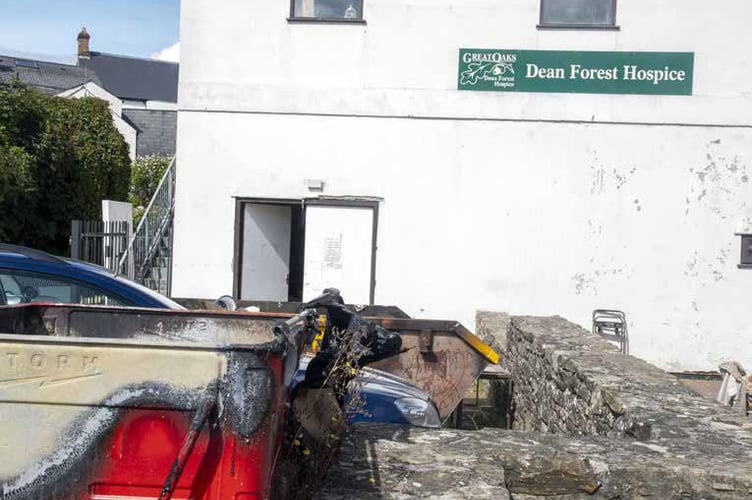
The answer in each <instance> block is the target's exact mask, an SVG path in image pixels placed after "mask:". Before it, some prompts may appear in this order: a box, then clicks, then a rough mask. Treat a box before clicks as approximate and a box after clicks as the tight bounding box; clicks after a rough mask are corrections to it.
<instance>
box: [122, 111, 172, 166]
mask: <svg viewBox="0 0 752 500" xmlns="http://www.w3.org/2000/svg"><path fill="white" fill-rule="evenodd" d="M123 115H124V116H125V117H126V118H127V119H128V120H130V121H131V122H132V123H133V124H134V125H135V126H136V128H138V137H137V139H136V156H149V155H165V156H173V155H174V154H175V141H176V137H177V125H178V113H177V111H161V110H153V109H124V110H123Z"/></svg>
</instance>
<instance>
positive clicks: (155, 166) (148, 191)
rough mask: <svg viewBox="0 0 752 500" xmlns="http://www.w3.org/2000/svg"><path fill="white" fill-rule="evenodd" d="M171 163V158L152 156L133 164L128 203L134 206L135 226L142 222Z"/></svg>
mask: <svg viewBox="0 0 752 500" xmlns="http://www.w3.org/2000/svg"><path fill="white" fill-rule="evenodd" d="M171 161H172V157H170V156H161V155H152V156H140V157H138V158H136V161H134V162H133V166H132V168H131V188H130V192H129V194H128V201H129V202H131V203H132V204H133V224H134V225H136V224H138V221H139V220H141V216H142V215H143V214H144V210H146V207H147V206H148V205H149V201H151V197H152V196H154V193H155V192H156V191H157V187H158V186H159V181H161V180H162V177H164V174H165V172H166V171H167V168H168V167H169V166H170V162H171Z"/></svg>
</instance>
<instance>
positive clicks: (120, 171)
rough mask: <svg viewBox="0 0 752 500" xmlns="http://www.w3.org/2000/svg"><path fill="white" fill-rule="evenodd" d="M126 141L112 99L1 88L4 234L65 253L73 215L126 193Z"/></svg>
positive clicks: (94, 213)
mask: <svg viewBox="0 0 752 500" xmlns="http://www.w3.org/2000/svg"><path fill="white" fill-rule="evenodd" d="M129 180H130V159H129V157H128V145H127V144H126V143H125V141H124V139H123V137H122V136H121V135H120V133H119V132H118V131H117V129H116V128H115V126H114V124H113V123H112V115H111V114H110V111H109V107H108V104H107V103H106V102H105V101H102V100H99V99H94V98H83V99H63V98H59V97H52V96H47V95H45V94H42V93H41V92H38V91H36V90H33V89H30V88H27V87H24V86H22V85H19V84H13V85H11V86H10V87H6V88H0V209H1V210H2V214H3V215H2V217H0V240H2V241H4V242H9V243H16V244H20V245H26V246H30V247H34V248H38V249H41V250H46V251H49V252H52V253H56V254H61V255H64V254H67V253H68V249H69V241H68V239H69V236H70V223H71V220H73V219H96V218H99V217H100V216H101V200H103V199H113V200H125V199H126V198H127V196H128V186H129Z"/></svg>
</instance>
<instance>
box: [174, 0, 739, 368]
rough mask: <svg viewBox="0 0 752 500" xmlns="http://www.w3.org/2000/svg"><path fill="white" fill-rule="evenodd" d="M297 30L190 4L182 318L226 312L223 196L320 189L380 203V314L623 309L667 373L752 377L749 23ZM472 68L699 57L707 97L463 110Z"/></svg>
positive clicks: (511, 100) (696, 11)
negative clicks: (743, 259) (460, 85)
mask: <svg viewBox="0 0 752 500" xmlns="http://www.w3.org/2000/svg"><path fill="white" fill-rule="evenodd" d="M288 14H289V6H288V5H286V4H285V3H284V2H277V3H276V4H275V5H271V4H264V3H258V2H241V1H240V0H232V1H227V2H222V3H220V4H217V3H212V2H208V1H206V0H184V2H183V8H182V16H183V19H182V30H183V32H182V34H181V44H182V48H183V53H182V61H181V75H180V78H181V81H180V102H179V108H180V112H179V118H178V165H179V167H178V168H179V175H178V186H177V196H178V198H177V209H176V213H177V215H176V227H175V249H174V252H175V253H174V259H175V263H174V271H173V276H174V278H173V279H174V283H173V291H174V295H176V296H201V297H213V296H219V295H221V294H224V293H228V292H229V291H230V290H231V288H232V280H233V276H232V270H233V262H232V259H233V236H234V232H233V231H234V224H235V221H234V217H235V204H234V199H233V196H243V197H270V198H305V197H310V196H313V194H312V193H311V192H310V191H308V190H307V189H306V187H305V179H308V178H316V179H322V180H324V181H325V190H324V193H323V194H324V195H327V196H369V197H373V196H375V197H380V198H382V199H383V201H382V203H381V206H380V213H379V234H378V240H379V241H378V243H379V248H378V253H377V273H376V281H377V283H376V302H377V303H381V304H396V305H399V306H402V307H404V308H405V309H406V310H407V312H408V313H410V314H412V315H415V316H419V317H435V318H452V319H458V320H460V321H462V322H463V323H465V324H467V325H469V326H472V324H473V316H474V311H475V310H476V309H496V310H505V311H508V312H510V313H513V314H560V315H562V316H565V317H567V318H569V319H572V320H574V321H577V322H580V323H581V324H583V325H585V326H586V327H587V326H588V325H589V323H590V313H591V311H592V310H593V309H595V308H601V307H607V308H617V309H621V310H624V311H625V312H626V313H627V317H628V319H629V320H630V337H631V349H632V352H633V353H634V354H636V355H638V356H641V357H643V358H646V359H648V360H650V361H653V362H656V363H658V364H660V365H661V366H664V367H668V368H672V369H713V368H715V366H716V365H717V364H718V363H719V362H720V361H722V360H724V359H728V358H733V359H737V360H739V361H741V362H742V363H746V364H747V365H752V349H751V348H752V332H750V329H749V327H748V326H747V324H748V315H749V312H748V311H749V307H747V305H746V302H745V299H744V297H745V296H746V295H747V294H748V291H749V290H750V287H751V286H752V271H749V270H742V269H738V268H737V263H738V260H739V237H738V236H736V235H735V234H734V233H735V230H736V227H737V225H738V224H740V222H741V221H742V220H744V218H745V217H752V182H750V176H752V172H751V171H750V170H752V164H750V159H751V156H752V149H751V148H752V146H751V145H752V114H750V111H752V109H751V108H752V98H750V95H752V94H751V93H750V92H752V88H751V87H752V86H751V85H750V83H749V82H750V81H752V79H751V78H750V77H752V68H751V67H750V63H749V61H748V58H747V56H746V48H745V47H748V46H750V42H752V40H750V38H752V35H750V34H749V32H748V30H747V29H746V26H745V24H744V23H745V18H748V17H749V15H750V14H752V5H750V4H748V2H744V1H741V0H737V1H732V2H728V3H726V4H724V6H723V8H722V9H720V10H719V7H718V6H717V5H714V4H707V3H705V2H699V1H695V0H693V1H685V2H682V3H681V8H679V7H678V6H677V2H675V1H668V0H661V1H650V2H648V1H638V0H634V1H631V2H619V5H618V10H617V24H619V25H620V26H621V30H620V31H606V32H593V31H542V30H537V29H536V28H535V25H536V24H537V21H538V19H537V18H538V2H537V1H532V0H530V1H523V0H516V1H509V2H496V1H493V2H492V1H490V0H466V1H463V2H456V3H451V2H445V1H442V2H439V1H438V0H413V1H411V2H410V3H409V5H406V3H405V2H394V1H390V0H375V1H369V0H366V7H365V18H366V21H367V23H368V24H367V25H352V26H350V25H348V26H340V25H331V24H328V25H315V24H314V25H311V24H288V23H287V21H286V17H287V15H288ZM720 17H722V19H723V22H713V23H712V24H709V22H708V20H709V19H716V20H717V19H719V18H720ZM461 47H464V48H501V49H506V48H517V49H551V50H560V49H567V50H614V51H622V50H624V51H627V50H630V51H631V50H645V51H691V52H695V73H694V80H695V84H694V95H693V96H689V97H675V96H670V97H660V96H626V95H580V94H532V93H518V94H512V93H482V92H459V91H457V90H455V89H456V82H457V62H458V61H457V58H458V49H459V48H461ZM217 54H222V57H218V56H217ZM343 293H344V294H345V297H346V296H347V291H346V290H343Z"/></svg>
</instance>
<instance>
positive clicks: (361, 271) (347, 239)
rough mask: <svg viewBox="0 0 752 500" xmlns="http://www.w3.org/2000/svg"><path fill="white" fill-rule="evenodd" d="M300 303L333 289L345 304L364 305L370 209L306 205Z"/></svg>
mask: <svg viewBox="0 0 752 500" xmlns="http://www.w3.org/2000/svg"><path fill="white" fill-rule="evenodd" d="M305 217H306V222H305V271H304V276H303V300H304V301H306V300H310V299H312V298H314V297H316V296H318V295H320V294H321V292H322V291H323V290H324V289H325V288H329V287H335V288H338V289H339V290H340V292H342V297H343V298H344V299H345V302H347V303H348V304H368V303H370V297H371V254H372V252H373V217H374V212H373V209H372V208H364V207H340V206H320V205H308V206H307V207H306V216H305Z"/></svg>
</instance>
